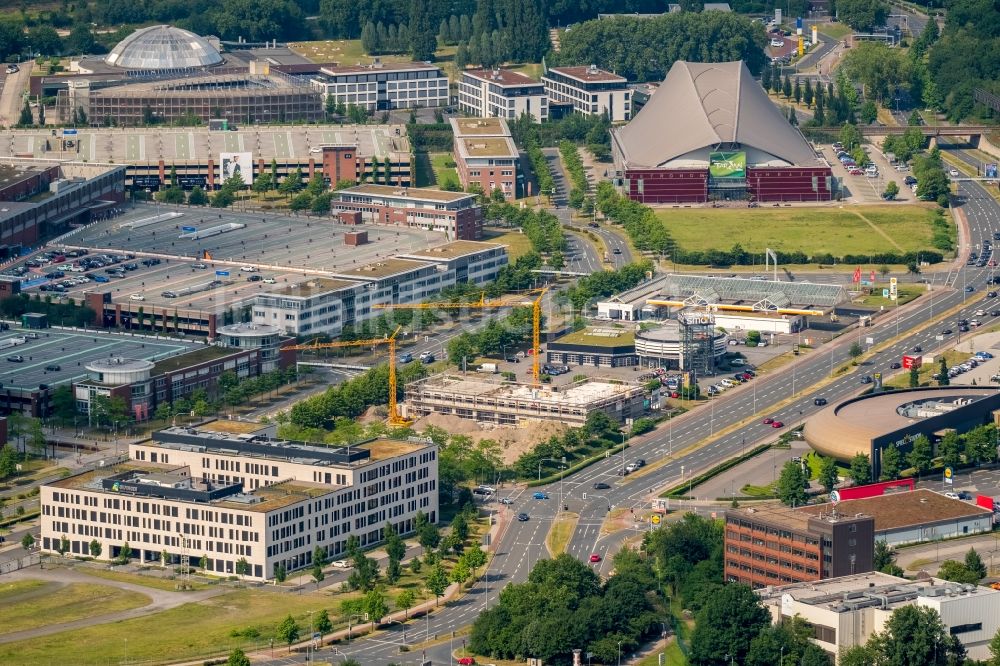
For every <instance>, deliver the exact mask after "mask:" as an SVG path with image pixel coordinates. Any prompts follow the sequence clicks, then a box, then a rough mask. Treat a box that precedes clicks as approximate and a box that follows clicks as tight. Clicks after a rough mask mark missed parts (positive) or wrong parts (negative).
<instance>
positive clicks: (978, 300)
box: [324, 156, 1000, 664]
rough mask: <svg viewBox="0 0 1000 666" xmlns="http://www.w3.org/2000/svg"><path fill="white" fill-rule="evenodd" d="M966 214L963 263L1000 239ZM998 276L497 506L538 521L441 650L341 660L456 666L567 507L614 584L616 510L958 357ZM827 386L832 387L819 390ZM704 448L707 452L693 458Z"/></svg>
mask: <svg viewBox="0 0 1000 666" xmlns="http://www.w3.org/2000/svg"><path fill="white" fill-rule="evenodd" d="M967 158H968V157H967V156H965V157H963V159H967ZM956 205H957V206H960V207H961V209H962V210H963V211H964V213H965V215H966V216H967V219H968V222H969V228H968V236H967V237H963V244H962V247H963V252H967V251H968V248H969V247H971V246H974V245H976V244H980V245H981V244H982V240H983V239H986V238H992V234H993V232H994V230H1000V205H998V204H997V202H996V201H995V200H994V199H993V198H992V197H990V196H989V194H988V193H987V192H985V190H983V188H982V187H981V186H980V185H978V184H977V183H975V182H971V181H962V182H960V183H959V187H958V196H957V201H956ZM988 275H989V269H980V268H976V267H969V266H963V267H961V268H958V269H956V270H955V271H954V272H953V273H952V274H951V276H950V277H951V279H950V280H948V284H949V285H952V286H950V287H949V286H945V287H939V288H937V289H935V290H934V291H932V292H931V293H929V294H927V295H926V296H925V297H923V298H921V299H920V300H918V301H916V302H915V303H913V304H911V305H909V306H906V307H903V308H901V310H900V313H899V314H892V313H890V314H888V315H886V316H884V317H882V318H880V319H879V320H878V323H877V325H875V326H873V327H871V328H865V329H861V330H860V332H855V331H852V332H849V333H847V334H845V335H844V336H842V337H841V339H840V340H838V341H835V342H833V343H831V344H829V345H827V346H825V347H823V348H821V349H819V350H817V351H815V352H810V353H809V355H806V356H803V357H800V358H799V359H797V360H796V361H795V362H793V363H792V364H790V365H789V366H786V367H785V368H783V369H782V370H780V371H778V372H776V373H774V374H772V375H764V376H762V377H760V378H758V379H755V380H754V381H753V382H751V383H749V384H745V385H743V386H742V387H741V388H739V389H735V390H733V391H729V392H727V393H726V394H725V395H723V396H720V397H718V398H715V399H714V400H713V401H712V403H711V404H709V405H705V406H702V407H700V408H698V409H696V410H693V411H691V412H688V413H687V414H685V415H683V416H681V417H679V418H677V419H675V420H674V421H672V422H670V423H669V425H668V426H666V427H660V428H659V429H658V430H656V431H655V432H654V433H652V434H650V435H647V436H644V437H643V438H640V439H637V440H636V441H634V442H633V443H632V445H631V446H630V447H629V448H628V449H627V451H626V453H625V455H624V456H622V455H618V456H614V457H611V458H609V459H607V460H603V461H601V462H599V463H597V464H594V465H592V466H590V467H588V468H586V469H584V470H581V471H580V472H578V473H576V474H573V475H570V476H568V477H566V478H565V479H563V480H562V482H556V483H553V484H550V485H548V486H546V487H543V488H539V489H537V490H540V491H543V492H547V493H548V495H549V497H550V499H547V500H535V499H532V493H531V492H527V491H521V492H520V493H519V494H515V495H514V496H513V499H514V504H513V505H512V506H509V507H503V506H501V505H499V504H497V505H495V508H496V510H497V511H500V512H504V511H506V512H509V517H513V516H514V515H516V514H517V513H519V512H525V513H528V514H529V515H530V519H529V520H528V521H525V522H519V521H516V520H510V521H509V523H508V527H507V528H506V529H505V531H504V532H503V533H502V535H501V537H500V538H499V539H498V542H497V544H496V548H497V550H496V554H495V556H494V558H493V560H492V562H491V564H490V569H489V572H488V576H487V577H486V579H484V580H481V581H480V582H478V583H477V584H476V585H475V586H474V587H473V588H472V590H471V591H470V593H469V594H467V595H466V596H464V597H463V598H462V599H461V600H460V601H458V602H456V603H453V604H450V605H449V606H448V607H447V608H444V609H443V610H441V611H440V612H438V613H435V614H434V615H432V616H431V617H430V618H429V620H428V622H427V623H426V625H425V623H424V621H422V620H421V621H417V622H415V623H414V624H413V625H411V626H410V627H409V628H408V631H407V640H408V641H409V642H410V643H413V642H421V641H423V640H424V638H425V637H430V638H431V639H433V638H434V637H435V636H436V637H437V638H438V639H439V641H438V642H437V643H436V644H435V645H433V646H432V647H428V648H426V649H425V650H420V649H416V650H415V651H413V652H407V653H401V652H400V651H399V646H400V644H401V643H402V641H403V629H402V628H401V627H400V626H399V625H396V624H393V625H392V626H391V628H390V629H389V630H387V631H383V632H380V633H379V634H377V635H376V636H374V637H372V638H367V639H362V640H358V641H355V642H354V643H353V644H352V645H351V646H339V648H338V649H339V650H340V652H339V653H337V656H338V657H339V656H341V655H343V654H346V655H348V656H352V657H355V658H357V659H359V660H360V661H361V662H362V663H365V664H388V663H391V662H401V663H419V662H418V657H426V658H428V659H431V660H432V661H433V663H436V664H443V663H451V660H450V659H449V650H450V649H451V648H452V647H461V640H460V639H459V640H457V641H456V642H454V644H452V642H451V641H450V640H448V638H449V637H450V636H451V632H453V631H457V630H458V629H460V628H462V627H464V626H467V625H468V624H470V623H471V622H473V621H474V620H475V618H476V617H477V616H478V614H479V613H480V612H482V610H483V609H485V608H486V607H487V605H488V603H490V602H495V599H496V594H497V590H498V588H499V587H501V586H502V585H505V584H507V583H512V582H521V581H523V580H524V579H525V578H526V577H527V574H528V572H529V571H530V569H531V566H532V565H533V564H534V562H535V561H537V560H538V559H539V558H541V557H544V556H546V555H547V554H546V551H545V548H544V542H545V536H546V534H547V533H548V530H549V527H550V526H551V523H552V520H553V519H554V518H555V516H556V515H557V513H558V512H559V510H560V509H561V507H560V502H562V503H563V504H565V505H566V506H567V507H568V509H569V510H570V511H571V512H574V513H577V514H578V515H579V522H578V524H577V528H576V530H575V532H574V534H573V537H572V539H571V541H570V543H569V546H568V552H569V553H570V554H572V555H573V556H575V557H578V558H580V559H582V560H584V561H587V559H588V558H589V556H590V554H591V553H598V554H600V555H601V556H602V558H603V561H602V562H601V563H599V564H594V565H592V566H595V567H597V568H598V569H600V570H601V571H602V572H605V571H606V567H607V559H608V556H610V555H611V554H613V553H614V552H615V550H617V548H618V546H619V545H620V543H621V542H622V541H623V540H624V539H625V538H627V537H628V536H629V535H630V534H634V532H631V531H619V532H614V533H610V534H605V535H602V533H601V526H602V525H603V523H604V520H605V518H606V517H607V512H608V507H609V505H610V506H612V507H615V508H629V507H636V506H639V507H648V506H649V500H651V499H652V497H653V491H654V490H655V489H662V488H663V487H664V486H668V485H674V484H677V483H680V482H682V481H683V480H684V479H686V478H689V477H690V475H691V473H692V472H697V471H699V470H702V469H704V468H706V467H708V466H710V465H712V464H714V463H715V462H717V461H719V460H722V459H725V458H727V457H729V456H732V455H734V454H735V453H738V452H740V451H741V450H743V449H744V448H746V447H751V446H753V445H754V444H756V443H758V442H759V441H765V440H767V439H770V438H772V437H774V436H775V435H776V434H777V432H778V431H775V430H774V429H772V428H771V427H770V426H767V425H764V424H763V423H761V419H762V418H763V417H767V416H770V417H773V418H776V419H778V420H781V421H783V422H784V423H785V424H786V426H785V427H786V428H791V427H794V426H795V425H797V424H799V423H801V422H802V421H803V420H804V419H805V418H808V417H809V416H810V415H811V414H812V413H814V412H815V410H817V409H820V408H819V407H816V406H815V405H814V404H813V400H814V398H815V397H817V396H822V397H825V398H827V399H828V400H830V401H833V400H838V399H842V398H844V397H847V396H849V395H852V394H854V393H857V392H858V391H860V390H861V389H862V388H864V386H865V385H863V384H861V382H860V378H861V377H862V376H864V375H872V374H874V373H876V372H881V373H883V375H888V374H889V373H890V372H891V369H890V368H889V364H890V363H892V362H893V361H895V360H898V359H899V357H900V356H901V355H902V354H904V353H906V352H909V351H910V350H912V348H913V347H914V346H915V345H920V346H921V347H922V348H923V349H924V350H925V351H927V352H930V351H932V350H934V349H936V348H941V347H945V346H950V345H951V344H953V340H952V339H951V336H944V339H943V340H939V339H938V337H939V336H940V335H941V331H942V329H943V328H945V327H946V326H945V324H946V323H947V324H948V326H947V327H948V328H956V327H954V326H952V325H951V322H952V321H953V320H955V319H958V318H962V317H967V318H971V317H972V313H973V311H974V310H975V309H977V308H979V307H988V308H989V307H993V306H994V304H996V307H1000V304H997V299H993V303H990V304H989V305H986V306H984V305H983V303H984V301H983V300H982V298H983V296H984V294H983V292H984V291H985V289H984V287H985V286H986V285H985V281H986V278H987V276H988ZM963 284H967V285H969V286H973V287H974V288H975V290H976V291H974V292H966V291H965V290H964V289H962V285H963ZM955 308H957V310H956V311H955V312H953V313H950V314H949V315H948V316H947V317H945V318H942V317H943V314H944V313H945V312H946V311H950V310H952V309H955ZM859 338H860V340H861V342H862V344H863V346H865V347H874V348H877V349H878V351H877V353H874V354H873V355H871V357H870V359H868V360H867V361H866V362H865V364H864V365H861V366H859V367H858V368H856V369H852V370H850V371H847V372H845V373H842V374H837V375H836V376H833V375H832V371H833V370H836V369H837V368H838V367H841V366H843V365H844V364H845V363H847V362H848V361H849V359H850V357H849V353H848V350H849V347H850V345H851V344H852V343H853V342H854V341H855V340H858V339H859ZM869 339H871V343H869V342H868V340H869ZM820 382H823V384H822V385H821V386H820V387H817V386H816V385H817V384H819V383H820ZM697 443H702V445H701V446H699V447H698V448H695V449H690V447H691V446H692V445H694V444H697ZM636 458H644V459H646V460H647V461H648V463H649V465H648V467H646V468H645V469H643V470H642V471H640V472H639V473H636V474H633V475H630V476H627V477H624V478H622V477H619V476H618V471H619V470H620V469H621V468H622V466H623V465H624V464H626V463H628V462H631V461H632V460H635V459H636ZM595 483H606V484H608V485H609V486H610V488H609V489H607V490H595V489H594V484H595ZM585 493H586V498H584V494H585ZM709 499H711V498H709ZM487 590H488V593H487ZM440 639H444V640H443V641H442V640H440ZM432 642H433V641H432ZM326 652H327V651H324V653H326Z"/></svg>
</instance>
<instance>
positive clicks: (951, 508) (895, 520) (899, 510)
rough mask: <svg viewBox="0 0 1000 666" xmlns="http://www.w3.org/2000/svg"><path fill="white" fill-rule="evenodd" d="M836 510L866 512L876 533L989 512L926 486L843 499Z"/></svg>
mask: <svg viewBox="0 0 1000 666" xmlns="http://www.w3.org/2000/svg"><path fill="white" fill-rule="evenodd" d="M797 511H801V512H802V513H805V514H810V515H814V516H819V515H830V514H832V513H834V505H833V504H813V505H808V506H803V507H800V508H798V509H797ZM836 513H838V514H844V515H851V516H853V515H854V514H856V513H864V514H867V515H869V516H871V517H873V518H874V519H875V531H876V532H884V531H886V530H897V529H900V528H904V527H912V526H916V525H923V524H926V523H936V522H943V521H947V520H958V519H960V518H972V517H978V516H984V515H989V516H991V515H992V514H993V512H992V511H990V510H989V509H984V508H983V507H981V506H976V505H975V504H970V503H969V502H963V501H962V500H957V499H951V498H950V497H945V496H944V495H943V494H941V493H938V492H934V491H933V490H927V489H926V488H920V489H918V490H913V491H910V492H901V493H892V494H890V495H880V496H878V497H866V498H864V499H854V500H844V501H843V502H840V503H839V504H837V506H836Z"/></svg>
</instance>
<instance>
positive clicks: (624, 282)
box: [566, 259, 653, 310]
mask: <svg viewBox="0 0 1000 666" xmlns="http://www.w3.org/2000/svg"><path fill="white" fill-rule="evenodd" d="M652 271H653V262H652V261H649V260H648V259H644V260H641V261H637V262H634V263H631V264H625V265H624V266H621V267H619V268H617V269H615V270H613V271H599V272H597V273H591V274H590V275H586V276H584V277H582V278H580V279H579V280H577V281H576V284H574V285H572V286H570V287H569V288H568V289H567V290H566V297H567V299H568V300H569V302H570V304H571V305H572V306H573V309H574V310H582V309H584V308H585V307H587V306H589V305H591V304H592V303H593V302H594V300H595V299H598V298H603V297H605V296H610V295H611V294H620V293H621V292H623V291H628V290H629V289H632V288H633V287H635V286H637V285H639V284H640V283H641V282H642V281H643V280H646V279H647V276H648V275H649V274H650V273H651V272H652Z"/></svg>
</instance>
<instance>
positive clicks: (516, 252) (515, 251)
mask: <svg viewBox="0 0 1000 666" xmlns="http://www.w3.org/2000/svg"><path fill="white" fill-rule="evenodd" d="M483 240H484V241H489V242H491V243H503V244H505V245H507V254H508V255H509V256H510V261H511V263H513V262H514V261H516V260H517V258H518V257H520V256H522V255H525V254H528V253H529V252H531V241H530V240H528V237H527V236H525V235H524V234H522V233H521V232H519V231H508V232H506V233H504V232H501V231H499V230H497V229H484V230H483Z"/></svg>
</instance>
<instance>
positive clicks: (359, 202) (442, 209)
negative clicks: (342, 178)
mask: <svg viewBox="0 0 1000 666" xmlns="http://www.w3.org/2000/svg"><path fill="white" fill-rule="evenodd" d="M331 207H332V210H333V211H335V212H351V211H356V212H359V213H361V220H362V222H364V223H366V224H384V225H396V226H405V227H414V228H418V229H424V230H425V231H441V232H444V233H445V234H446V235H447V236H448V238H449V239H451V240H476V239H478V238H480V237H481V236H482V234H483V210H482V207H481V206H479V204H477V203H476V195H475V194H466V193H465V192H446V191H444V190H434V189H430V188H426V187H392V186H389V185H370V184H366V185H356V186H354V187H348V188H345V189H343V190H340V191H338V192H336V198H335V199H334V200H333V203H332V204H331Z"/></svg>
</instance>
